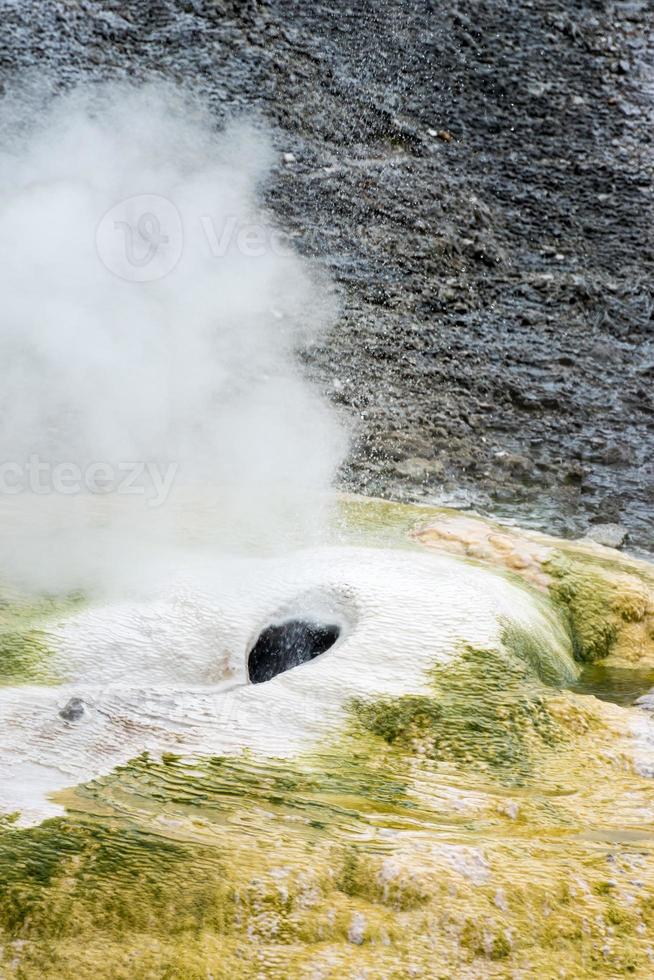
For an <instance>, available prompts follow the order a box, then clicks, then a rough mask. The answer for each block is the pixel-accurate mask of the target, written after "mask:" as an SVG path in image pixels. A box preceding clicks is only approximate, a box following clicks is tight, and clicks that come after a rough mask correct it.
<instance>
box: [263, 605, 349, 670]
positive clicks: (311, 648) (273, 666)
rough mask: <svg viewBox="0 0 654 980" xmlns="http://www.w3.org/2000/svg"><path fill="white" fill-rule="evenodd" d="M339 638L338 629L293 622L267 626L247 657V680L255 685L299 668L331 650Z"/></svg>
mask: <svg viewBox="0 0 654 980" xmlns="http://www.w3.org/2000/svg"><path fill="white" fill-rule="evenodd" d="M339 635H340V629H339V627H338V626H324V625H322V624H318V623H311V622H305V621H304V620H301V619H291V620H289V621H288V622H286V623H281V624H279V625H277V626H268V627H266V629H265V630H263V632H262V633H261V635H260V636H259V639H258V640H257V642H256V643H255V645H254V646H253V648H252V650H251V651H250V655H249V657H248V676H249V678H250V680H251V681H252V683H253V684H261V683H263V682H264V681H269V680H272V678H273V677H276V676H277V674H283V673H284V671H286V670H291V669H292V668H293V667H298V666H299V665H300V664H304V663H306V662H307V661H309V660H313V659H314V657H319V656H320V654H321V653H324V652H325V651H326V650H329V648H330V647H332V646H333V645H334V643H336V640H337V639H338V637H339Z"/></svg>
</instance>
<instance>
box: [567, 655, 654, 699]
mask: <svg viewBox="0 0 654 980" xmlns="http://www.w3.org/2000/svg"><path fill="white" fill-rule="evenodd" d="M652 687H654V669H652V668H651V667H649V666H647V667H614V666H613V665H611V664H605V663H597V664H587V665H586V666H585V667H584V668H583V669H582V671H581V673H580V675H579V678H578V680H577V682H576V683H575V684H572V685H571V687H570V689H571V690H572V691H576V692H577V693H578V694H590V695H593V696H594V697H596V698H599V699H600V700H601V701H611V702H612V703H613V704H620V705H625V706H627V705H632V704H634V703H635V702H636V701H637V700H638V698H640V697H642V695H643V694H647V692H648V691H649V690H651V688H652Z"/></svg>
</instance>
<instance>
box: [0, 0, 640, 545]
mask: <svg viewBox="0 0 654 980" xmlns="http://www.w3.org/2000/svg"><path fill="white" fill-rule="evenodd" d="M653 17H654V14H653V12H652V9H651V4H647V3H624V4H608V3H606V4H605V3H600V2H595V3H591V2H590V0H584V2H580V3H579V4H569V3H564V2H562V0H551V2H547V3H545V2H540V3H530V4H517V5H516V4H515V3H514V2H512V0H494V2H493V3H490V2H483V3H480V2H472V0H443V2H440V3H438V4H433V3H424V4H407V3H404V2H402V0H384V2H383V3H379V2H377V0H376V2H374V3H373V2H372V0H361V2H360V3H358V4H356V5H353V7H352V9H349V8H342V7H341V6H336V7H330V6H329V5H326V4H316V3H311V2H309V0H298V2H295V3H289V2H288V0H270V2H268V3H265V4H264V3H243V4H237V3H233V2H221V3H200V2H197V3H195V2H194V3H187V2H182V0H160V2H158V3H156V4H131V5H125V4H117V3H111V4H109V3H106V2H100V0H89V2H88V3H86V4H84V5H79V4H68V5H66V8H65V15H64V16H62V13H61V4H59V3H58V2H56V0H42V2H41V3H39V4H38V5H34V4H12V5H10V9H8V10H7V12H6V17H5V22H4V24H3V26H4V34H5V37H4V42H5V43H4V45H3V55H2V64H1V66H0V82H2V83H8V87H9V86H10V84H11V80H12V77H13V76H14V75H15V74H16V73H22V72H25V71H27V70H30V69H31V70H33V68H34V65H35V63H37V64H38V71H39V74H43V73H46V74H47V73H48V72H49V73H51V74H52V76H53V78H54V79H55V81H56V85H57V86H70V85H72V84H75V83H76V82H79V81H81V80H84V79H93V80H98V79H111V78H119V79H124V78H126V77H128V78H130V79H135V80H140V79H145V78H148V77H151V75H152V74H153V73H154V74H155V75H156V77H164V78H169V79H173V80H175V81H183V82H184V83H185V84H190V85H194V84H195V85H196V86H197V87H198V88H199V89H200V91H201V93H202V95H203V97H206V98H207V99H208V100H209V101H210V103H211V105H212V106H213V107H214V109H215V113H216V119H217V121H218V122H221V121H222V120H224V119H225V117H227V116H229V115H230V114H233V113H234V112H236V113H237V114H238V113H242V112H249V111H252V109H254V110H255V112H257V113H261V114H262V115H263V116H265V118H266V119H267V120H268V121H269V122H270V123H271V125H272V127H273V137H274V141H275V146H276V149H277V151H278V162H279V167H278V170H277V173H276V174H275V175H274V176H273V179H272V181H271V182H270V183H269V185H268V187H267V197H268V201H269V203H270V206H271V208H272V209H273V211H274V212H275V214H276V217H277V219H278V220H279V221H280V223H281V225H282V226H283V227H284V228H286V229H288V230H290V231H291V232H292V233H293V236H294V242H295V243H296V245H297V247H298V248H299V249H300V250H302V251H303V252H306V253H309V254H311V255H313V256H315V257H316V259H317V261H318V262H319V263H321V264H322V265H323V266H324V267H325V268H326V269H327V271H328V273H329V275H330V276H331V277H332V278H333V279H335V280H336V282H337V283H338V285H339V288H340V289H341V290H342V292H343V294H344V298H345V301H344V302H343V305H342V308H343V315H342V318H341V320H340V322H339V324H338V325H337V327H336V329H335V331H334V334H333V337H332V339H331V341H330V343H328V344H326V345H325V346H324V348H321V349H320V350H316V351H312V352H308V353H307V360H308V361H309V362H310V364H309V368H310V370H311V371H312V372H314V373H315V374H316V375H317V376H318V377H319V379H320V380H321V382H323V383H324V385H325V387H326V389H327V390H328V391H330V392H331V393H332V397H333V399H334V400H335V401H337V402H339V403H341V404H343V405H344V406H345V407H346V408H348V409H349V410H350V411H352V413H353V414H355V415H356V418H357V420H358V431H359V435H360V440H359V444H358V446H357V447H356V451H355V452H353V454H352V456H351V459H350V462H349V466H348V470H347V472H346V474H345V477H346V479H347V481H348V485H349V487H351V488H353V489H357V490H363V491H364V492H367V493H370V494H374V495H379V496H386V497H388V496H394V497H396V498H397V499H413V498H421V497H430V496H436V495H438V496H445V497H446V500H447V501H449V502H450V503H451V504H454V505H461V504H462V503H464V502H465V503H468V502H472V503H473V505H474V506H475V508H476V509H479V508H480V507H482V508H485V509H486V510H487V511H489V512H491V513H499V514H509V515H510V516H512V517H514V518H516V517H517V518H518V519H519V520H520V521H522V522H525V521H528V522H529V523H531V524H532V525H533V524H534V523H536V524H537V525H538V526H540V527H541V528H543V529H546V530H548V531H551V532H555V533H561V532H564V533H565V534H566V535H574V536H578V535H580V534H582V533H584V532H585V531H586V530H587V528H588V526H589V524H591V523H597V522H602V523H607V522H613V523H624V525H625V526H626V528H627V529H628V530H629V532H630V535H631V542H630V543H631V545H633V546H634V547H637V548H641V547H646V548H648V549H649V550H653V549H654V532H653V530H652V521H651V517H650V514H651V505H652V497H651V494H652V489H651V488H652V464H651V452H650V449H649V446H648V444H647V435H646V434H647V432H648V426H649V425H650V423H651V418H652V410H653V409H652V400H651V377H652V341H651V324H652V319H651V317H652V309H653V305H654V303H653V299H652V289H651V283H652V279H653V275H652V271H653V267H654V252H653V250H652V238H651V214H650V211H651V208H650V204H651V198H652V176H651V166H650V160H651V156H650V153H649V150H648V146H649V145H650V144H651V113H652V91H653V86H652V70H651V68H650V67H649V66H650V65H651V64H652V52H651V44H652V43H654V41H653V39H654V31H653V30H652V24H653ZM648 48H649V50H648ZM589 337H590V338H592V342H589ZM416 458H418V459H419V460H420V463H416V462H415V460H416ZM398 464H399V465H398Z"/></svg>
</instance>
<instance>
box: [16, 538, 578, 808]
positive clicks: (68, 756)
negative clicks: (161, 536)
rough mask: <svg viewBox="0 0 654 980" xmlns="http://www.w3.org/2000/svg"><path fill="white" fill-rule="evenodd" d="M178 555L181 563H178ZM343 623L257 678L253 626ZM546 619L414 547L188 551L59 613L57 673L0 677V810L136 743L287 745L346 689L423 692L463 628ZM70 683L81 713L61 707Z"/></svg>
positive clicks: (334, 714) (491, 641)
mask: <svg viewBox="0 0 654 980" xmlns="http://www.w3.org/2000/svg"><path fill="white" fill-rule="evenodd" d="M178 567H179V566H178ZM312 614H313V615H314V616H317V617H318V618H319V619H323V621H331V622H337V623H338V624H339V625H340V626H341V635H340V637H339V639H338V640H337V642H336V643H335V645H334V646H333V647H332V648H331V649H330V650H328V651H327V652H326V653H324V654H323V655H322V656H320V657H318V658H316V659H315V660H313V661H311V662H309V663H306V664H303V665H301V666H299V667H296V668H294V669H292V670H290V671H287V672H286V673H283V674H279V675H278V676H277V677H275V678H273V679H272V680H270V681H268V682H266V683H263V684H256V685H253V684H250V683H249V682H248V676H247V654H248V651H249V649H250V648H251V646H252V644H253V643H254V641H255V640H256V638H257V636H258V635H259V633H260V631H261V630H262V628H264V627H265V626H267V625H268V624H270V623H271V622H274V621H280V620H283V619H284V618H285V617H290V616H297V615H299V616H303V617H306V618H311V616H312ZM507 618H508V619H511V620H512V621H513V622H517V623H519V624H521V625H523V626H524V627H526V628H527V629H532V628H539V629H540V630H545V631H547V633H548V635H549V636H551V637H552V643H553V644H554V643H560V642H561V638H560V637H559V636H557V635H556V628H555V626H553V621H552V619H551V618H550V617H549V616H547V615H546V613H545V612H544V611H543V610H542V606H541V604H540V603H539V602H537V601H535V600H534V599H532V597H531V596H530V594H529V593H528V592H527V591H526V590H524V589H522V588H521V587H519V586H518V585H514V584H512V583H511V582H510V581H509V580H508V579H507V578H506V577H503V576H502V575H500V574H495V573H493V572H490V571H488V570H486V569H482V568H479V567H476V566H474V565H471V564H468V563H466V562H464V561H461V560H458V559H456V558H449V557H442V556H433V555H427V554H420V553H418V552H416V551H411V550H406V551H403V550H393V551H392V550H384V549H374V548H328V547H325V548H320V549H315V550H311V551H298V552H293V553H290V554H288V555H287V556H285V557H282V558H269V559H256V560H255V559H243V558H241V559H235V560H230V561H215V560H214V561H208V560H198V558H197V556H195V557H194V558H193V559H189V561H188V563H187V564H186V566H183V567H182V569H181V570H178V571H176V573H175V576H174V579H173V581H172V584H169V585H168V586H167V588H166V590H165V591H160V592H159V593H158V594H154V595H150V596H148V597H145V598H142V599H140V600H139V601H130V602H112V603H110V604H107V605H95V606H89V607H86V608H85V609H84V610H83V611H81V612H76V613H73V614H70V613H69V614H67V615H66V616H65V617H63V618H61V619H60V620H59V621H57V622H54V623H53V624H52V628H51V630H50V631H49V643H50V646H51V648H52V649H53V650H54V651H55V652H54V657H53V660H52V662H51V666H53V667H54V668H55V670H56V671H57V672H58V674H59V676H63V677H65V682H64V683H63V684H59V685H43V686H36V685H29V686H27V685H26V686H16V687H9V688H4V689H0V812H13V811H16V810H18V811H20V814H21V820H22V822H24V823H29V822H34V821H38V820H40V819H42V818H43V817H45V816H48V815H53V814H56V813H59V812H61V808H60V807H58V806H57V805H55V804H54V803H52V802H51V801H50V800H48V794H49V793H51V792H53V791H55V790H59V789H62V788H65V787H67V786H72V785H75V784H77V783H79V782H82V781H85V780H88V779H90V778H93V777H96V776H99V775H102V774H104V773H107V772H109V771H110V770H111V769H112V768H113V767H114V766H116V765H118V764H121V763H125V762H126V761H127V760H129V759H130V758H133V757H134V756H136V755H138V754H139V753H141V752H143V751H146V750H147V751H148V752H150V753H152V754H153V755H155V756H156V755H158V754H160V753H161V752H166V751H167V752H175V753H178V754H180V755H184V756H186V755H198V754H223V753H234V752H238V751H239V750H242V749H245V748H248V749H251V750H253V751H254V752H256V753H260V754H263V755H267V756H290V755H293V754H296V753H297V752H299V751H300V750H302V749H308V748H311V747H312V746H313V745H317V744H319V743H320V742H324V740H325V738H326V737H327V736H328V735H329V734H330V733H331V732H334V730H335V729H336V728H337V727H338V725H339V722H340V721H341V720H342V719H343V716H344V705H345V703H346V702H347V701H348V700H349V699H350V698H352V697H355V696H367V695H370V696H374V695H384V694H393V695H397V694H402V693H407V692H420V691H421V690H425V689H426V688H427V683H428V679H427V675H426V672H427V671H428V669H429V668H430V667H431V666H432V665H433V664H434V663H436V662H441V663H446V662H447V661H448V660H451V659H452V658H453V657H455V656H456V654H457V649H458V648H459V645H460V644H461V643H462V642H467V643H471V644H476V645H480V646H488V645H495V644H497V643H498V642H499V638H500V633H501V628H502V622H503V621H504V620H505V619H507ZM72 697H75V698H80V699H82V700H83V701H84V703H85V705H86V712H85V715H84V717H82V718H81V719H80V720H79V721H66V720H64V719H63V718H62V717H60V715H59V712H60V711H61V709H62V708H63V707H64V706H65V705H66V703H67V702H68V700H69V699H70V698H72Z"/></svg>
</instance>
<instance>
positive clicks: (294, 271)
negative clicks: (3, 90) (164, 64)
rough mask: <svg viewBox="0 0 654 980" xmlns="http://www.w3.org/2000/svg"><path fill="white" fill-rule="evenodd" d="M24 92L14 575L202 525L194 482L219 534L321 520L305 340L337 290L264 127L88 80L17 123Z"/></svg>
mask: <svg viewBox="0 0 654 980" xmlns="http://www.w3.org/2000/svg"><path fill="white" fill-rule="evenodd" d="M17 106H18V108H19V109H20V103H19V102H18V103H17V102H16V101H15V100H14V101H13V102H11V103H9V101H8V100H7V101H6V103H5V107H4V117H3V115H2V114H3V107H2V105H1V104H0V131H1V132H3V133H5V134H8V133H13V135H12V136H11V138H10V137H9V136H7V139H6V145H5V146H4V147H2V150H1V152H0V240H1V241H2V242H3V252H4V254H3V256H2V262H1V263H0V295H1V297H2V306H1V312H0V358H1V363H2V384H1V385H0V526H1V529H2V539H1V541H0V575H1V576H2V578H3V579H5V580H6V579H14V580H15V579H17V578H19V579H22V580H26V581H28V582H30V583H31V584H33V585H36V586H38V587H44V586H46V587H53V588H57V587H61V586H65V587H71V586H74V585H75V586H82V587H84V586H85V585H87V584H93V583H94V582H97V581H102V580H109V579H112V578H114V577H115V576H116V574H117V571H116V569H117V567H118V568H119V569H120V567H124V566H125V565H128V564H130V563H132V562H134V561H135V560H136V559H138V558H139V557H142V556H143V555H150V556H152V555H153V554H154V552H155V550H156V549H157V548H158V547H159V546H165V547H168V545H169V544H170V543H171V542H172V541H175V540H179V539H180V537H184V535H186V536H191V537H192V536H193V535H194V534H195V536H196V537H201V536H202V533H203V532H202V530H201V525H202V521H200V520H199V519H198V521H197V528H195V530H194V528H193V526H192V525H193V520H194V518H193V517H191V518H189V513H190V514H194V513H197V508H198V507H199V506H200V504H199V503H198V501H203V503H204V504H205V505H207V512H208V513H210V521H211V532H212V533H213V534H214V535H215V537H216V538H217V539H218V540H219V541H221V542H222V544H223V547H227V546H229V547H235V546H238V544H239V542H242V541H243V540H245V539H247V540H249V541H252V540H254V541H258V542H260V543H263V544H266V545H269V544H271V543H273V544H275V545H279V544H283V542H284V541H285V540H287V539H289V538H290V537H293V538H294V539H295V540H298V538H299V539H300V540H302V541H306V540H307V539H310V538H311V536H312V531H314V530H315V528H316V526H317V523H318V518H317V510H316V508H317V505H318V501H319V499H320V497H321V494H322V493H323V492H324V491H325V490H326V489H327V488H328V486H329V483H330V479H331V477H332V474H333V472H334V468H335V466H336V465H337V463H338V461H339V459H340V458H341V456H342V453H343V450H344V441H343V436H342V433H341V431H340V429H339V427H338V425H337V424H336V422H335V420H334V417H333V414H332V412H331V411H330V410H329V409H328V408H327V406H326V405H325V403H324V402H323V401H322V400H321V399H320V398H319V397H318V395H317V394H316V393H315V391H313V390H312V389H311V387H310V386H309V385H308V383H307V382H306V381H305V380H304V379H303V378H302V377H301V375H300V373H299V371H298V368H297V366H296V363H295V359H294V351H295V349H296V348H297V347H298V346H300V345H302V344H307V343H311V341H312V340H313V339H315V338H317V337H318V336H319V335H320V333H321V332H322V331H323V330H324V329H325V327H326V325H327V324H328V323H329V321H330V318H331V316H332V315H333V309H332V303H331V301H330V299H329V295H328V293H327V292H326V291H325V289H324V288H322V287H319V286H318V285H317V284H316V282H315V281H314V279H313V277H312V275H311V274H310V270H308V269H307V266H306V264H305V263H303V262H302V261H301V260H300V259H298V258H297V257H296V256H293V255H291V254H290V253H289V252H288V249H286V248H284V247H283V242H282V241H281V240H280V238H279V236H277V235H275V234H274V232H273V231H272V230H271V229H270V226H269V225H267V224H266V222H265V221H264V219H263V217H262V216H261V214H260V213H258V210H257V204H256V192H257V187H258V184H259V182H260V180H261V179H262V178H263V177H264V176H265V175H266V174H267V172H268V170H269V167H270V165H271V162H272V151H271V148H270V146H269V144H268V142H267V140H266V139H265V137H264V136H263V135H262V134H261V133H260V132H258V131H257V130H255V129H254V128H252V127H249V126H246V125H242V124H238V125H237V124H235V125H232V126H231V127H229V128H228V129H227V130H225V131H223V132H216V129H215V124H214V123H213V122H212V120H211V118H210V117H209V116H208V114H204V113H203V111H202V110H201V109H199V108H198V107H197V106H196V105H194V104H191V103H189V102H188V101H186V100H184V99H183V98H182V97H180V96H179V95H178V94H177V93H175V92H171V91H170V90H169V89H163V90H162V89H160V88H155V87H145V88H141V89H138V90H134V89H129V88H125V87H119V88H115V87H114V88H110V89H108V88H102V89H99V90H98V89H95V90H92V91H91V90H85V91H84V90H80V91H77V92H75V93H73V94H71V95H67V96H65V97H60V98H58V99H56V100H54V101H52V102H51V103H50V105H49V107H48V108H47V110H45V111H44V112H42V113H41V114H40V117H39V118H38V119H36V121H32V122H31V123H30V125H29V127H28V131H23V132H22V133H21V132H20V127H19V128H18V130H17V129H16V118H15V114H16V109H17ZM10 116H11V118H9V117H10ZM16 132H19V133H20V135H18V136H17V135H16ZM130 479H131V483H130V484H129V486H127V484H128V481H129V480H130ZM191 501H192V503H190V502H191ZM118 574H120V570H119V572H118Z"/></svg>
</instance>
